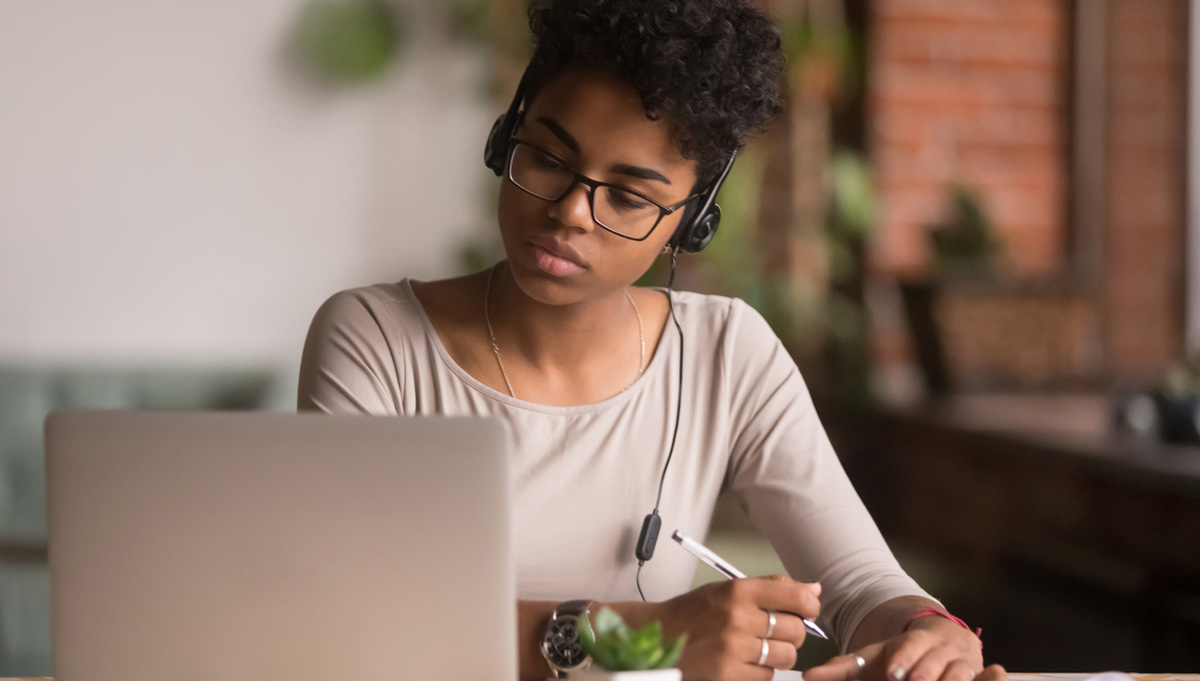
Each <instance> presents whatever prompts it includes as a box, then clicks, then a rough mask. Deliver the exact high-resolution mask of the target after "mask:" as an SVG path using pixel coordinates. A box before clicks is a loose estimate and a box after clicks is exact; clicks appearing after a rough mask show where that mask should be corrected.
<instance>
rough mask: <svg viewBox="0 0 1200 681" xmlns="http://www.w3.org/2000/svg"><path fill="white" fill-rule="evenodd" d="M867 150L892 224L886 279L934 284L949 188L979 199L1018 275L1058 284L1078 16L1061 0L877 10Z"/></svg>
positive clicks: (957, 0)
mask: <svg viewBox="0 0 1200 681" xmlns="http://www.w3.org/2000/svg"><path fill="white" fill-rule="evenodd" d="M870 6H871V11H872V14H871V25H872V32H871V39H872V42H871V49H870V55H869V56H870V69H869V74H870V75H869V84H868V94H867V108H868V121H870V127H869V130H868V146H869V152H870V154H871V156H872V159H873V162H874V165H875V170H876V180H877V183H878V187H879V192H880V200H881V209H882V224H881V225H880V234H879V239H878V241H877V248H876V250H875V252H874V253H873V262H874V264H875V266H876V267H877V268H878V269H880V270H882V271H884V272H888V273H893V274H901V275H913V274H920V273H924V272H926V271H927V270H928V265H929V254H928V252H927V245H926V236H925V231H926V226H927V225H928V224H930V223H932V222H935V221H937V220H939V219H940V218H941V217H942V216H943V215H944V214H945V210H946V205H947V195H946V187H947V184H948V183H950V182H961V183H965V184H967V185H970V186H972V187H975V188H977V189H978V190H979V191H980V192H981V193H982V196H983V198H984V200H985V202H986V205H987V207H988V208H989V209H990V211H991V214H992V217H993V219H994V221H995V223H996V228H997V231H998V234H999V236H1000V237H1001V239H1002V241H1003V243H1004V245H1005V251H1006V257H1005V265H1006V267H1007V268H1008V269H1010V270H1011V271H1014V272H1017V273H1022V274H1046V273H1050V272H1053V271H1055V270H1056V269H1057V268H1059V267H1060V266H1061V264H1062V262H1063V257H1064V249H1065V244H1066V217H1065V216H1066V210H1065V207H1066V186H1067V182H1066V177H1067V176H1066V163H1065V159H1066V151H1065V149H1066V127H1065V126H1066V120H1067V117H1066V111H1067V109H1066V107H1067V104H1068V101H1069V96H1068V91H1067V88H1066V83H1067V74H1068V68H1069V67H1068V59H1069V54H1068V44H1069V43H1068V40H1067V37H1068V33H1069V8H1068V5H1067V3H1065V2H1063V1H1062V0H876V1H875V2H872V3H871V5H870Z"/></svg>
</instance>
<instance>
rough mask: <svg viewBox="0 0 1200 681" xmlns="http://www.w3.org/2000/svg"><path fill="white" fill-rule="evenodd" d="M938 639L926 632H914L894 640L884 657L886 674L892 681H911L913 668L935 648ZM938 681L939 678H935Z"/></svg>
mask: <svg viewBox="0 0 1200 681" xmlns="http://www.w3.org/2000/svg"><path fill="white" fill-rule="evenodd" d="M935 641H936V639H935V638H934V637H932V636H930V635H928V634H926V633H925V632H922V631H914V632H912V633H910V634H909V635H907V636H903V637H900V638H895V639H892V640H891V641H890V642H889V644H888V650H887V653H886V654H885V655H884V658H885V661H884V664H883V667H884V672H885V673H886V676H887V678H888V679H889V680H890V681H905V680H906V679H911V678H912V677H911V674H912V670H913V668H914V667H915V666H916V665H917V662H919V661H920V660H921V658H922V657H924V655H925V653H927V652H929V649H930V648H931V647H933V644H934V642H935ZM933 678H934V679H936V678H937V677H936V676H935V677H933Z"/></svg>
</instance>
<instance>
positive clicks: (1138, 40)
mask: <svg viewBox="0 0 1200 681" xmlns="http://www.w3.org/2000/svg"><path fill="white" fill-rule="evenodd" d="M1093 2H1095V3H1097V4H1098V3H1101V2H1103V3H1104V4H1103V8H1104V9H1105V10H1106V12H1107V21H1106V23H1105V25H1104V26H1103V27H1102V28H1101V29H1099V30H1100V31H1102V32H1103V35H1102V36H1101V40H1102V43H1101V44H1102V45H1103V51H1102V53H1101V54H1102V58H1103V62H1104V63H1103V65H1102V71H1101V74H1102V75H1101V78H1102V80H1103V98H1102V99H1101V100H1098V101H1101V102H1102V104H1100V105H1099V106H1103V112H1102V118H1103V131H1102V135H1101V137H1100V138H1099V139H1102V140H1103V154H1102V155H1101V158H1102V159H1103V161H1102V163H1103V169H1102V172H1101V173H1100V175H1099V178H1100V180H1099V185H1098V186H1097V187H1095V189H1094V191H1095V193H1096V195H1095V196H1094V197H1090V198H1089V197H1087V196H1084V195H1083V194H1080V195H1079V196H1072V182H1071V174H1070V173H1071V168H1070V165H1069V163H1068V159H1069V158H1071V149H1070V144H1071V134H1072V133H1071V116H1072V110H1071V109H1072V106H1075V105H1079V104H1078V103H1076V102H1073V99H1074V96H1075V95H1074V94H1073V80H1072V78H1073V74H1072V69H1073V65H1072V63H1071V60H1072V54H1071V49H1072V41H1073V36H1072V32H1073V30H1074V29H1073V23H1072V12H1073V11H1092V10H1090V9H1089V7H1094V5H1092V3H1093ZM1073 5H1074V7H1073ZM1187 5H1188V3H1187V0H1075V3H1072V2H1070V1H1069V0H875V1H873V2H871V3H870V5H869V7H870V11H871V15H870V25H871V43H870V45H871V49H870V54H869V80H868V92H867V98H866V101H867V120H868V122H869V125H868V130H867V140H868V151H869V153H870V155H871V158H872V163H873V166H874V169H875V176H876V181H877V187H878V191H879V196H880V202H881V206H880V207H881V223H880V225H879V233H878V238H877V239H876V242H875V244H874V248H873V252H872V254H871V255H872V258H871V263H872V266H873V268H874V269H875V270H876V271H878V272H882V273H886V274H892V275H897V276H901V277H912V276H921V275H924V274H927V273H928V272H929V269H930V254H929V252H928V246H927V240H926V228H927V225H929V224H930V223H933V222H936V221H938V220H939V219H941V218H942V217H943V216H944V214H945V210H946V203H947V200H946V186H947V184H948V183H950V182H955V181H957V182H961V183H964V184H966V185H969V186H972V187H975V188H976V189H978V190H979V192H980V193H981V196H982V198H983V200H984V203H985V205H986V207H988V208H989V209H990V212H991V215H992V217H993V219H994V222H995V226H996V229H997V232H998V236H999V237H1000V239H1001V241H1002V243H1003V246H1004V249H1005V259H1004V272H1006V273H1008V274H1010V275H1014V276H1015V277H1017V278H1020V279H1026V280H1053V279H1056V278H1058V279H1062V278H1063V277H1064V276H1067V275H1069V273H1072V272H1074V273H1078V272H1080V271H1084V272H1087V271H1088V268H1087V267H1086V266H1084V267H1080V265H1086V264H1088V263H1090V260H1089V258H1090V257H1091V256H1087V257H1084V256H1085V255H1086V254H1089V253H1099V254H1101V255H1100V258H1099V262H1097V263H1095V264H1097V265H1098V266H1099V268H1098V269H1096V270H1094V271H1093V272H1092V276H1091V278H1085V279H1084V280H1083V281H1080V280H1078V279H1075V280H1073V283H1072V286H1079V285H1082V286H1084V287H1085V288H1086V290H1090V291H1091V296H1092V301H1093V302H1092V305H1093V306H1094V309H1095V314H1094V317H1095V318H1096V319H1097V320H1098V321H1097V322H1096V328H1095V331H1094V332H1093V335H1094V336H1095V339H1094V342H1093V343H1092V344H1093V345H1094V346H1095V347H1097V348H1099V359H1098V361H1097V364H1096V365H1095V366H1098V367H1099V368H1098V369H1097V371H1098V372H1099V373H1100V374H1102V375H1104V376H1107V377H1109V378H1115V379H1123V378H1151V377H1154V376H1156V375H1157V373H1158V372H1159V371H1161V370H1162V369H1163V368H1164V367H1165V366H1167V365H1168V364H1170V363H1171V362H1172V361H1175V360H1177V359H1178V358H1179V357H1181V356H1182V351H1183V347H1182V344H1183V340H1182V339H1183V324H1184V319H1183V310H1184V291H1185V288H1184V281H1185V280H1184V274H1185V273H1184V267H1185V260H1184V253H1185V251H1186V249H1185V244H1186V242H1185V225H1186V211H1185V206H1186V204H1185V195H1186V194H1185V189H1186V187H1185V169H1186V168H1185V159H1186V156H1185V153H1186V150H1185V142H1186V134H1185V133H1186V92H1187V89H1186V86H1187V82H1186V62H1187V34H1186V31H1187V23H1188V22H1187V18H1188V17H1187ZM1088 106H1094V105H1093V104H1092V103H1088ZM1080 111H1082V109H1081V110H1080ZM1076 143H1080V142H1078V141H1077V142H1076ZM1072 201H1095V202H1097V203H1098V204H1099V205H1100V206H1101V208H1100V210H1099V211H1098V215H1099V216H1100V222H1102V224H1101V225H1100V228H1099V229H1094V228H1091V227H1088V226H1083V227H1081V231H1080V232H1079V234H1078V235H1073V234H1072V232H1073V228H1072V226H1071V225H1070V224H1069V215H1070V213H1069V206H1070V205H1071V202H1072ZM1077 205H1078V204H1077ZM1089 239H1090V240H1095V239H1099V240H1101V241H1102V243H1100V244H1098V246H1099V248H1097V244H1095V243H1083V241H1081V240H1089ZM1085 261H1086V262H1085ZM882 332H883V333H881V334H880V335H879V337H877V338H876V341H875V342H876V346H877V355H878V356H879V358H880V359H882V360H883V361H884V362H885V363H886V362H894V361H896V360H897V359H898V358H900V357H903V356H905V355H906V354H908V356H911V354H910V353H908V352H906V350H905V347H904V346H905V343H904V341H903V339H898V338H897V337H896V334H894V333H890V332H889V330H888V329H886V328H885V329H882ZM1049 340H1051V339H1048V341H1049Z"/></svg>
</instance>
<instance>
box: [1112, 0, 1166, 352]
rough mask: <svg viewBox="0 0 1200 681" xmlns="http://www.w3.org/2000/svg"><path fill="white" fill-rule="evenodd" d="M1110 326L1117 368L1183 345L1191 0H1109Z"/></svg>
mask: <svg viewBox="0 0 1200 681" xmlns="http://www.w3.org/2000/svg"><path fill="white" fill-rule="evenodd" d="M1108 3H1109V4H1108V8H1109V10H1108V11H1109V17H1108V26H1109V30H1108V48H1107V53H1108V64H1107V67H1108V74H1109V75H1108V90H1107V92H1108V95H1107V96H1108V107H1107V108H1108V122H1107V123H1108V124H1107V139H1108V144H1107V151H1106V157H1107V159H1108V161H1107V163H1106V183H1107V192H1106V202H1105V215H1106V220H1105V222H1106V223H1107V224H1106V243H1105V248H1104V254H1105V255H1104V258H1105V263H1104V274H1105V277H1104V281H1103V310H1102V311H1103V318H1104V322H1103V328H1104V346H1105V355H1106V360H1107V365H1108V370H1109V372H1110V373H1111V374H1113V375H1118V376H1122V375H1127V376H1147V375H1153V374H1155V373H1157V372H1158V371H1159V370H1161V369H1162V367H1163V366H1164V365H1166V364H1167V363H1169V362H1171V361H1172V360H1174V359H1177V358H1179V357H1180V356H1181V354H1182V351H1183V347H1182V345H1183V333H1184V332H1183V324H1184V321H1183V310H1184V286H1185V284H1184V264H1185V263H1184V252H1185V248H1184V243H1185V237H1184V234H1185V225H1186V211H1185V195H1186V193H1185V170H1186V168H1185V162H1186V149H1185V144H1186V138H1185V130H1186V99H1185V98H1186V92H1187V90H1186V64H1187V34H1186V27H1187V3H1186V0H1108Z"/></svg>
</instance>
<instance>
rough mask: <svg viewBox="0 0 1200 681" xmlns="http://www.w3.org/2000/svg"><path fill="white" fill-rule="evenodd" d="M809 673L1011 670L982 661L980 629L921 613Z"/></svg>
mask: <svg viewBox="0 0 1200 681" xmlns="http://www.w3.org/2000/svg"><path fill="white" fill-rule="evenodd" d="M859 660H861V661H862V662H861V664H860V663H859ZM804 679H805V681H851V680H852V679H861V680H863V681H1007V679H1008V672H1006V671H1005V670H1004V667H1001V666H1000V665H998V664H993V665H990V666H988V667H986V668H985V667H984V666H983V652H982V650H981V649H980V646H979V638H978V637H976V636H975V634H973V633H971V632H970V631H968V630H966V629H964V628H962V627H960V626H958V625H957V624H955V623H954V622H952V621H950V620H948V619H945V618H943V617H922V618H920V619H918V620H916V621H914V622H913V624H912V627H911V628H910V629H909V630H908V631H906V632H904V633H903V634H900V635H899V636H896V637H894V638H891V639H889V640H886V641H882V642H880V643H873V644H871V645H869V646H865V647H863V648H861V649H859V650H857V651H854V652H852V653H850V654H847V655H839V656H837V657H834V658H831V659H830V660H829V661H828V662H826V663H825V664H822V665H820V666H817V667H813V668H812V669H809V670H808V671H806V672H804Z"/></svg>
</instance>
